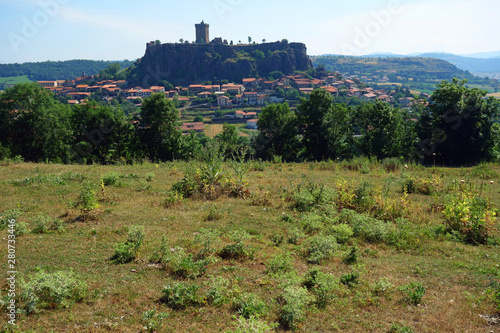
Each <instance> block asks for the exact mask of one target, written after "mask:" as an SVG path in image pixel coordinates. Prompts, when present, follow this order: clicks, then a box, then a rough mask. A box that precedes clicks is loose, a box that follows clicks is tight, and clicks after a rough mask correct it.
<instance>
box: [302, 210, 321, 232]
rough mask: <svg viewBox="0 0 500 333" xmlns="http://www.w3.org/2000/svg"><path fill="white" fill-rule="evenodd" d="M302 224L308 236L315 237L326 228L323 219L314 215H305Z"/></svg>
mask: <svg viewBox="0 0 500 333" xmlns="http://www.w3.org/2000/svg"><path fill="white" fill-rule="evenodd" d="M300 224H301V225H302V229H303V230H304V232H305V233H306V234H308V235H315V234H317V233H319V232H321V231H322V230H323V229H324V228H325V224H324V223H323V217H322V216H320V215H318V214H314V213H312V214H306V215H304V216H303V218H302V221H301V222H300Z"/></svg>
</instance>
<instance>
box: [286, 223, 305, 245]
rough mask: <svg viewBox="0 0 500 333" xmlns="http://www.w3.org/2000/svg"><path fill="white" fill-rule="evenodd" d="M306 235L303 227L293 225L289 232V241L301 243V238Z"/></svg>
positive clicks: (290, 242) (296, 243)
mask: <svg viewBox="0 0 500 333" xmlns="http://www.w3.org/2000/svg"><path fill="white" fill-rule="evenodd" d="M305 237H306V234H304V232H303V231H302V230H301V229H299V228H297V227H293V228H291V229H290V231H289V234H288V243H289V244H294V245H298V244H299V243H300V240H301V239H303V238H305Z"/></svg>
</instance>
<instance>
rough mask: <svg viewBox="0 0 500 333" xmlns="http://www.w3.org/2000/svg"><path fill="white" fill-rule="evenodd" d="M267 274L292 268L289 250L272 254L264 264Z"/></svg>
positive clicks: (287, 270) (278, 272)
mask: <svg viewBox="0 0 500 333" xmlns="http://www.w3.org/2000/svg"><path fill="white" fill-rule="evenodd" d="M266 266H267V272H268V273H269V274H283V273H286V272H289V271H291V270H293V269H294V265H293V258H292V257H291V254H290V252H285V253H281V254H277V255H274V256H273V258H272V259H271V260H269V261H268V262H267V264H266Z"/></svg>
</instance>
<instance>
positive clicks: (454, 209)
mask: <svg viewBox="0 0 500 333" xmlns="http://www.w3.org/2000/svg"><path fill="white" fill-rule="evenodd" d="M443 214H444V216H445V219H446V225H447V227H448V228H447V229H448V231H455V232H458V233H459V234H460V235H461V236H462V239H463V241H464V242H466V243H470V244H486V242H487V240H488V236H489V233H490V231H491V230H492V229H493V224H494V221H495V219H496V218H495V216H496V213H495V211H494V210H492V209H490V205H489V204H488V202H487V201H486V200H484V199H483V198H481V197H479V196H475V195H473V194H471V193H467V192H462V193H460V194H459V195H457V196H454V197H451V198H450V199H449V202H448V203H446V204H445V205H444V210H443Z"/></svg>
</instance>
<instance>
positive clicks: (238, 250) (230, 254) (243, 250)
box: [219, 230, 253, 259]
mask: <svg viewBox="0 0 500 333" xmlns="http://www.w3.org/2000/svg"><path fill="white" fill-rule="evenodd" d="M230 237H231V239H232V240H233V244H229V245H226V246H224V247H223V248H222V250H221V251H220V253H219V255H220V256H221V257H222V258H224V259H245V258H247V257H249V256H252V255H253V252H252V250H251V248H250V247H249V246H247V245H245V240H248V239H250V238H251V236H250V235H249V234H248V233H247V232H246V231H243V230H241V231H233V232H231V235H230Z"/></svg>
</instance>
